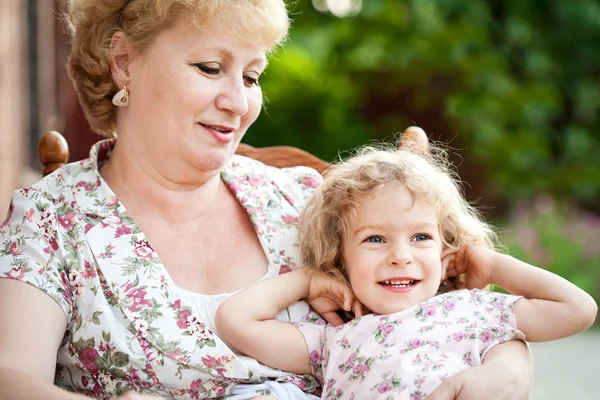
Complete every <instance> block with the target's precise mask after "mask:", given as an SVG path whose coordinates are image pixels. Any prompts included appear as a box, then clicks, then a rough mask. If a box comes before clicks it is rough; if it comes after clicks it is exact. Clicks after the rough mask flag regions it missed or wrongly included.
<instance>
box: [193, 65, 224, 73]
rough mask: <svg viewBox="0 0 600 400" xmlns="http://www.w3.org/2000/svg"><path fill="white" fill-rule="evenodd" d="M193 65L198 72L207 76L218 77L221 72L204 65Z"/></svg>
mask: <svg viewBox="0 0 600 400" xmlns="http://www.w3.org/2000/svg"><path fill="white" fill-rule="evenodd" d="M195 65H196V67H197V68H198V69H199V70H200V71H202V72H204V73H205V74H207V75H219V73H220V72H221V70H220V69H219V68H215V67H209V66H207V65H204V64H195Z"/></svg>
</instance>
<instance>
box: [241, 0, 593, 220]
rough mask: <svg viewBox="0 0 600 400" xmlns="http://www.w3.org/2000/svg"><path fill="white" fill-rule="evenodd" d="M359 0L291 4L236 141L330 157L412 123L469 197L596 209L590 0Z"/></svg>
mask: <svg viewBox="0 0 600 400" xmlns="http://www.w3.org/2000/svg"><path fill="white" fill-rule="evenodd" d="M362 4H363V6H362V10H361V11H360V13H359V14H358V15H356V16H355V17H352V18H345V19H344V18H338V17H335V16H333V15H331V14H329V13H323V12H319V11H316V10H315V9H314V7H313V6H312V4H311V2H310V1H308V0H300V1H295V2H293V3H292V4H291V5H290V7H291V10H292V16H293V19H294V22H293V24H292V30H291V35H290V38H291V40H290V42H289V43H287V44H286V46H285V48H284V49H283V50H281V51H279V52H277V53H276V54H275V55H274V57H273V58H274V59H273V60H272V61H271V65H270V66H269V68H268V70H267V73H266V74H265V76H264V77H263V78H261V84H262V86H263V90H264V92H265V95H266V97H267V98H268V100H269V101H268V104H267V106H266V111H267V112H266V113H263V115H262V116H261V117H260V118H259V120H258V121H257V123H256V124H255V125H254V126H253V127H252V128H251V131H250V132H249V134H248V136H247V139H246V140H247V141H248V143H251V144H254V145H257V146H264V145H270V144H282V143H285V144H290V145H294V146H299V147H302V148H304V149H307V150H309V151H311V152H313V153H315V154H317V155H319V156H321V157H322V158H324V159H327V160H332V159H333V158H335V157H336V155H337V152H338V150H344V149H349V148H351V147H353V146H356V145H359V144H363V143H365V142H367V141H369V140H370V139H381V138H390V136H391V135H393V134H395V133H396V132H399V131H402V130H403V129H404V128H405V127H407V126H408V125H412V124H417V125H419V126H421V127H423V128H424V129H425V130H426V131H427V132H430V133H432V137H433V138H434V139H438V140H442V141H444V142H449V143H450V145H451V146H452V147H455V148H459V149H460V153H461V154H462V155H464V156H465V160H464V161H463V164H462V165H461V171H460V172H461V175H462V176H463V178H464V179H465V180H466V181H467V182H469V183H470V184H471V185H472V186H473V187H474V189H475V190H474V191H473V193H472V196H471V197H473V196H475V197H478V196H482V195H483V197H484V198H485V199H486V201H487V200H488V199H490V198H491V199H494V198H496V199H498V200H504V201H508V202H511V203H512V202H516V201H518V200H520V199H523V198H529V197H531V196H532V195H533V194H535V193H540V192H547V193H550V194H552V195H554V196H555V197H556V198H558V199H561V198H576V199H577V200H578V201H579V202H580V203H582V204H585V205H586V206H587V207H588V208H590V209H594V210H595V211H600V201H599V200H598V199H599V198H600V156H599V154H600V135H599V134H598V131H599V130H600V111H599V109H600V46H598V43H600V2H599V1H597V0H577V1H572V0H554V1H552V2H549V1H542V0H528V1H522V0H488V1H485V2H482V1H475V0H462V1H457V0H435V1H433V0H432V1H420V0H406V1H398V0H368V1H363V2H362ZM484 193H485V195H484Z"/></svg>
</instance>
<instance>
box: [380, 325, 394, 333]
mask: <svg viewBox="0 0 600 400" xmlns="http://www.w3.org/2000/svg"><path fill="white" fill-rule="evenodd" d="M393 331H394V327H393V326H392V325H386V327H385V329H384V330H383V333H385V334H386V335H389V334H390V333H392V332H393Z"/></svg>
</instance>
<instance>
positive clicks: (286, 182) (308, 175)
mask: <svg viewBox="0 0 600 400" xmlns="http://www.w3.org/2000/svg"><path fill="white" fill-rule="evenodd" d="M226 173H227V174H231V176H232V177H235V178H237V179H240V178H241V179H260V180H264V181H266V182H267V183H268V184H270V185H274V186H276V187H277V188H278V189H279V190H282V191H285V192H288V193H289V194H291V195H297V196H299V197H301V198H302V199H303V200H305V199H306V198H307V197H308V196H309V195H310V194H312V192H313V191H314V190H315V189H316V188H317V187H318V186H319V185H320V184H321V182H322V181H323V178H322V177H321V175H320V174H319V173H318V172H317V171H316V170H314V169H312V168H310V167H305V166H295V167H288V168H277V167H271V166H268V165H265V164H263V163H262V162H260V161H257V160H254V159H251V158H248V157H244V156H240V155H234V156H233V157H232V159H231V162H230V164H229V165H228V167H227V168H226Z"/></svg>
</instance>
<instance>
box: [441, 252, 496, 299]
mask: <svg viewBox="0 0 600 400" xmlns="http://www.w3.org/2000/svg"><path fill="white" fill-rule="evenodd" d="M497 256H498V253H497V252H495V251H494V250H490V249H486V248H485V247H481V246H474V245H464V246H462V247H460V248H459V249H458V250H448V251H444V252H443V253H442V265H445V266H446V278H450V277H453V276H458V275H460V274H463V273H464V274H466V282H465V283H466V286H467V289H483V288H484V287H486V286H487V285H489V284H490V283H494V282H491V280H490V277H491V276H492V270H493V268H494V265H495V262H496V258H497Z"/></svg>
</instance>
